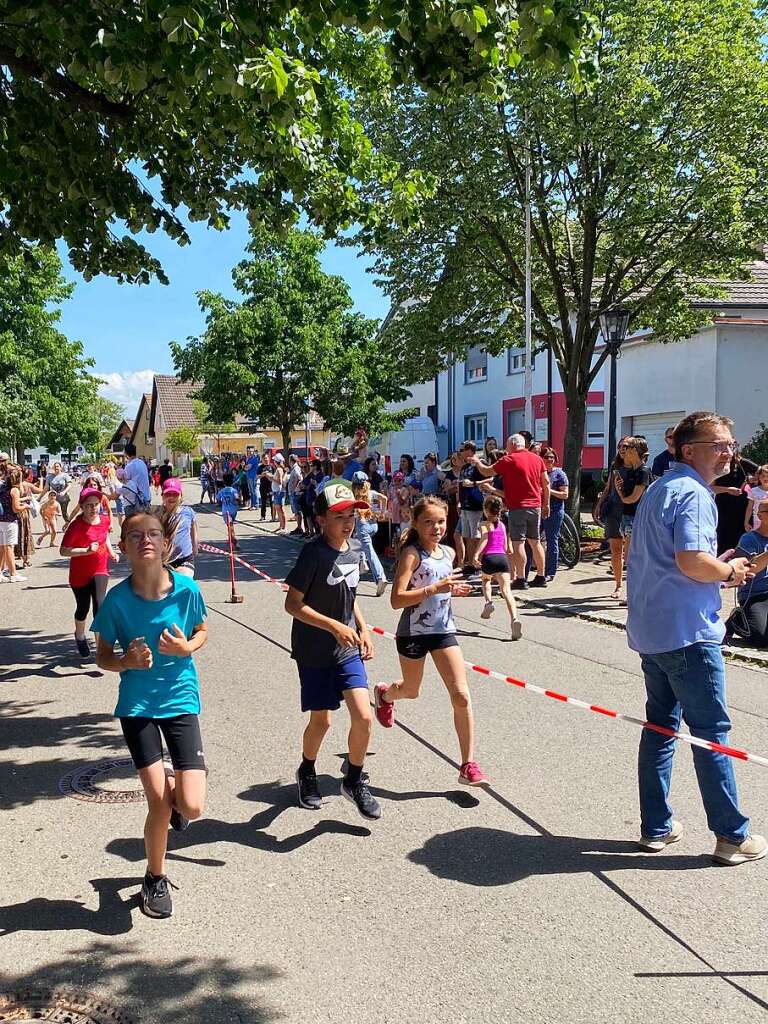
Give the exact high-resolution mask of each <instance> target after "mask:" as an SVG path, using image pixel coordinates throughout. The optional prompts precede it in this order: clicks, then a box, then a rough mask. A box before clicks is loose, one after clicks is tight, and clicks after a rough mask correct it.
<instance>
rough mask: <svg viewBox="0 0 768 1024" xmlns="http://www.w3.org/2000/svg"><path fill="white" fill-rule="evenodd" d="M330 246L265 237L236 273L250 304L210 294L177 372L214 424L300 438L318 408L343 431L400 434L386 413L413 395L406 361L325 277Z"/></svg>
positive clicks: (177, 358) (342, 288)
mask: <svg viewBox="0 0 768 1024" xmlns="http://www.w3.org/2000/svg"><path fill="white" fill-rule="evenodd" d="M322 249H323V242H322V239H320V238H319V237H318V236H317V235H316V234H314V233H312V232H310V231H299V230H298V229H295V228H294V229H291V230H290V231H288V233H287V234H285V235H276V234H274V233H271V232H268V231H266V230H265V229H257V230H256V231H254V232H253V237H252V239H251V242H250V243H249V245H248V254H249V258H248V259H245V260H243V261H242V262H241V263H239V264H238V265H237V267H236V268H235V270H234V271H233V275H232V276H233V279H234V282H235V286H236V288H237V290H238V291H239V292H240V293H241V295H242V296H243V301H242V302H236V301H234V300H232V299H227V298H224V297H223V296H222V295H218V294H215V293H213V292H201V293H200V295H199V300H200V306H201V308H202V309H203V311H204V312H205V314H206V331H205V334H204V335H203V336H202V337H199V338H190V339H188V342H187V344H186V346H182V345H180V344H178V343H176V342H172V343H171V350H172V352H173V359H174V363H175V366H176V370H177V372H178V373H179V375H180V376H181V378H182V379H183V380H187V381H194V382H196V383H198V384H199V385H200V389H199V391H197V393H196V394H197V398H198V399H199V400H201V401H203V402H204V403H205V406H206V408H207V410H208V416H209V418H211V419H213V420H229V419H232V418H233V417H234V416H235V414H238V413H239V414H241V415H244V416H247V417H248V418H249V419H252V420H255V421H256V422H258V423H259V424H260V425H262V426H270V427H276V428H277V429H279V430H280V432H281V434H282V437H283V444H284V446H285V447H286V448H288V447H289V446H290V438H291V430H292V429H293V428H294V427H295V426H297V425H299V424H302V423H303V422H304V417H305V415H306V412H307V409H308V408H312V409H315V410H316V411H317V412H318V413H319V415H320V416H322V417H323V419H324V420H325V422H326V423H327V424H328V425H329V426H330V427H331V428H332V429H334V430H337V431H340V432H342V433H352V432H354V430H355V429H356V428H357V427H358V426H361V425H364V426H365V427H366V428H367V429H368V430H369V431H371V430H378V429H386V428H387V427H390V426H395V425H396V424H397V423H398V422H399V418H398V417H397V416H394V415H392V414H389V413H387V412H386V410H385V405H386V403H387V402H390V401H400V400H402V399H404V398H405V397H407V391H406V390H405V389H404V387H403V378H402V373H401V370H400V367H399V366H398V363H397V360H396V359H394V358H393V357H392V353H390V352H389V351H388V350H385V349H384V347H383V345H382V344H381V342H380V341H379V339H378V335H377V331H376V323H375V321H372V320H368V319H366V318H365V317H363V316H360V315H359V314H355V313H352V312H351V308H352V300H351V299H350V297H349V289H348V286H347V284H346V283H345V282H344V280H343V279H342V278H341V277H338V276H336V275H333V274H327V273H325V272H324V271H323V269H322V267H321V265H320V260H319V255H320V253H321V251H322Z"/></svg>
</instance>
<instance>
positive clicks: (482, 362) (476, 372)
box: [464, 345, 488, 384]
mask: <svg viewBox="0 0 768 1024" xmlns="http://www.w3.org/2000/svg"><path fill="white" fill-rule="evenodd" d="M487 379H488V353H487V352H484V351H483V349H482V348H481V347H480V346H479V345H474V346H473V347H472V348H470V349H467V358H466V360H465V362H464V383H465V384H474V383H476V382H477V381H479V380H487Z"/></svg>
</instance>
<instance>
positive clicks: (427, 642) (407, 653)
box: [395, 633, 459, 661]
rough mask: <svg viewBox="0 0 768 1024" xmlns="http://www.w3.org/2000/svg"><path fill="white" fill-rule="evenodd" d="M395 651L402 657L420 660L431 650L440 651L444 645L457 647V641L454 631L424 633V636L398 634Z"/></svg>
mask: <svg viewBox="0 0 768 1024" xmlns="http://www.w3.org/2000/svg"><path fill="white" fill-rule="evenodd" d="M395 645H396V647H397V653H398V654H402V656H403V657H404V658H412V659H413V660H414V661H421V659H422V658H426V656H427V655H428V654H430V653H431V652H432V651H442V650H443V649H444V648H446V647H458V646H459V641H458V640H457V639H456V634H455V633H426V634H424V636H398V637H396V638H395Z"/></svg>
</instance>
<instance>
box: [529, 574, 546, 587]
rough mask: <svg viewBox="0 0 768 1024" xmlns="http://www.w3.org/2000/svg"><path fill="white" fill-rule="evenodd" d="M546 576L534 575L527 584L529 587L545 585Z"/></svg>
mask: <svg viewBox="0 0 768 1024" xmlns="http://www.w3.org/2000/svg"><path fill="white" fill-rule="evenodd" d="M546 585H547V577H546V576H534V577H533V579H532V580H531V582H530V583H529V584H528V586H529V587H546Z"/></svg>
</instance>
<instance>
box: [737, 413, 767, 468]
mask: <svg viewBox="0 0 768 1024" xmlns="http://www.w3.org/2000/svg"><path fill="white" fill-rule="evenodd" d="M741 453H742V455H744V456H745V457H746V458H747V459H752V461H753V462H756V463H757V464H758V466H764V465H765V463H766V462H768V427H767V426H766V425H765V423H761V424H760V427H759V429H758V430H757V432H756V433H755V435H754V437H753V438H752V440H751V441H749V442H748V443H747V444H745V445H744V447H743V448H742V450H741Z"/></svg>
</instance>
